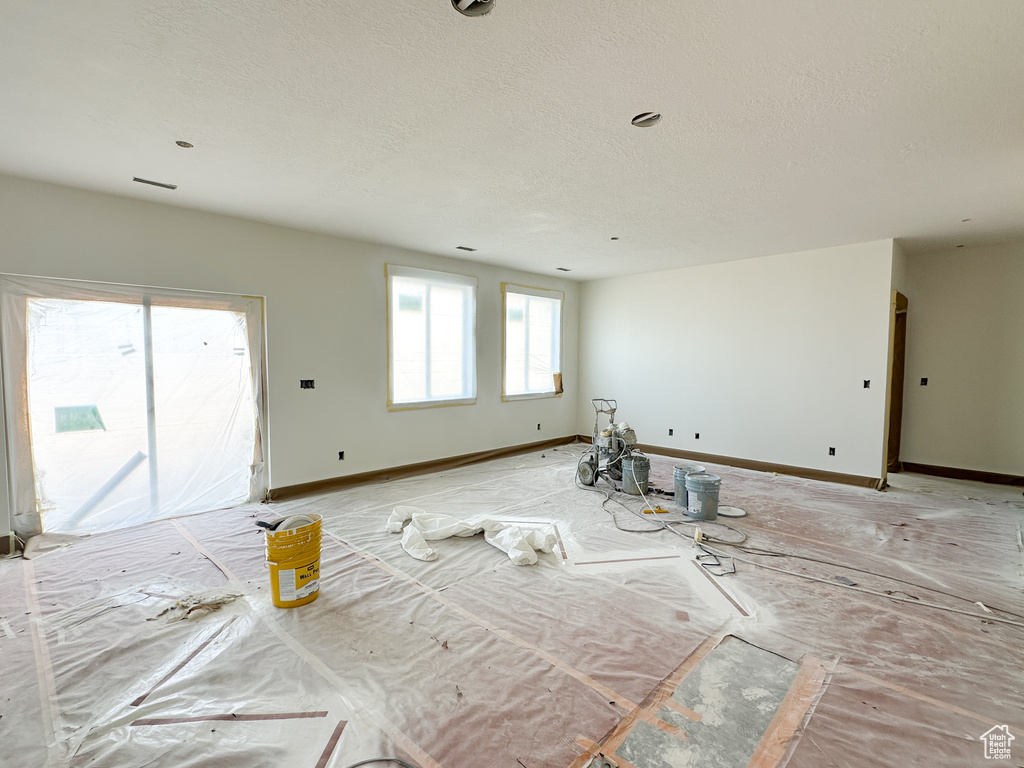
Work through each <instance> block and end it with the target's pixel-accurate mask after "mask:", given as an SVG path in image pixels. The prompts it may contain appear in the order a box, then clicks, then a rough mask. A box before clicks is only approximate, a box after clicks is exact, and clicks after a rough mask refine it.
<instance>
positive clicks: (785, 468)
mask: <svg viewBox="0 0 1024 768" xmlns="http://www.w3.org/2000/svg"><path fill="white" fill-rule="evenodd" d="M577 438H578V439H579V440H581V441H583V442H585V443H589V442H590V440H591V438H589V437H587V436H585V435H577ZM637 448H639V449H640V450H641V451H643V452H644V453H653V454H656V455H658V456H669V457H671V458H673V459H689V460H690V461H698V462H706V463H708V464H724V465H726V466H727V467H739V468H740V469H754V470H757V471H759V472H777V473H778V474H780V475H792V476H794V477H803V478H807V479H808V480H823V481H824V482H827V483H842V484H843V485H856V486H858V487H860V488H877V487H878V486H879V484H880V483H881V479H880V478H877V477H863V476H861V475H847V474H843V473H842V472H828V471H826V470H823V469H808V468H807V467H793V466H790V465H789V464H771V463H770V462H767V461H754V460H753V459H737V458H736V457H734V456H717V455H715V454H712V453H695V452H693V451H680V450H678V449H676V448H665V447H663V446H660V445H645V444H638V445H637Z"/></svg>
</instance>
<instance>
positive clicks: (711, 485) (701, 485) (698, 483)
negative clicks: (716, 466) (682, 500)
mask: <svg viewBox="0 0 1024 768" xmlns="http://www.w3.org/2000/svg"><path fill="white" fill-rule="evenodd" d="M721 484H722V478H720V477H719V476H718V475H712V474H711V473H710V472H692V473H690V474H688V475H687V476H686V489H687V490H689V491H705V490H707V491H710V490H714V489H716V488H718V487H719V486H720V485H721Z"/></svg>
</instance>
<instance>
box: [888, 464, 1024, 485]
mask: <svg viewBox="0 0 1024 768" xmlns="http://www.w3.org/2000/svg"><path fill="white" fill-rule="evenodd" d="M900 467H901V469H902V471H904V472H917V473H918V474H920V475H934V476H936V477H949V478H952V479H954V480H974V481H976V482H979V483H991V484H993V485H1016V486H1022V485H1024V477H1021V476H1020V475H1003V474H1000V473H999V472H982V471H981V470H979V469H959V468H958V467H937V466H935V465H933V464H917V463H915V462H912V461H901V462H900Z"/></svg>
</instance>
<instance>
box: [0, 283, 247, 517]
mask: <svg viewBox="0 0 1024 768" xmlns="http://www.w3.org/2000/svg"><path fill="white" fill-rule="evenodd" d="M0 301H2V315H3V317H2V333H3V342H4V344H3V354H4V357H3V373H4V394H5V415H6V419H7V422H8V433H9V435H10V436H11V440H10V453H11V456H10V466H11V467H12V470H13V471H12V478H11V481H12V486H13V488H12V490H13V493H12V497H13V499H14V528H15V531H16V532H17V533H18V534H19V535H21V536H22V537H27V536H31V535H35V534H38V533H40V532H41V531H43V530H45V531H48V532H53V531H56V532H64V533H82V532H91V531H99V530H110V529H113V528H119V527H123V526H126V525H133V524H136V523H139V522H145V521H147V520H153V519H158V518H165V517H170V516H173V515H179V514H184V513H189V512H196V511H200V510H205V509H213V508H217V507H226V506H232V505H236V504H241V503H244V502H246V501H249V500H251V499H256V498H260V497H261V496H262V493H263V491H264V489H265V485H266V483H265V472H264V462H263V458H262V436H261V422H262V419H261V417H260V414H261V412H262V405H261V403H262V383H261V382H262V373H261V371H262V347H263V343H262V302H261V300H259V299H256V298H245V297H232V296H222V295H218V294H191V293H187V292H182V291H173V290H162V289H148V288H136V287H131V286H116V285H103V284H93V283H76V282H72V281H60V280H45V279H39V278H22V277H11V276H4V277H2V278H0Z"/></svg>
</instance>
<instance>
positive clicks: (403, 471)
mask: <svg viewBox="0 0 1024 768" xmlns="http://www.w3.org/2000/svg"><path fill="white" fill-rule="evenodd" d="M576 439H577V438H576V435H568V436H566V437H556V438H553V439H551V440H540V441H538V442H536V443H524V444H521V445H510V446H508V447H506V448H494V449H492V450H489V451H478V452H476V453H465V454H462V455H461V456H449V457H447V458H444V459H432V460H431V461H421V462H419V463H418V464H406V465H404V466H400V467H389V468H387V469H375V470H372V471H370V472H360V473H358V474H355V475H343V476H341V477H330V478H327V479H326V480H314V481H313V482H311V483H299V484H298V485H285V486H282V487H280V488H271V489H270V490H269V491H268V492H267V500H268V501H285V500H286V499H295V498H298V497H300V496H309V495H312V494H316V493H327V492H330V491H337V490H340V489H342V488H350V487H352V486H354V485H369V484H372V483H386V482H389V481H391V480H398V479H400V478H403V477H414V476H415V475H425V474H428V473H430V472H440V471H442V470H446V469H455V468H456V467H464V466H467V465H468V464H478V463H480V462H481V461H490V460H491V459H501V458H504V457H506V456H515V455H517V454H521V453H531V452H532V451H542V450H544V449H545V448H555V447H556V446H559V445H567V444H569V443H573V442H576ZM587 442H590V438H587Z"/></svg>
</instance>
